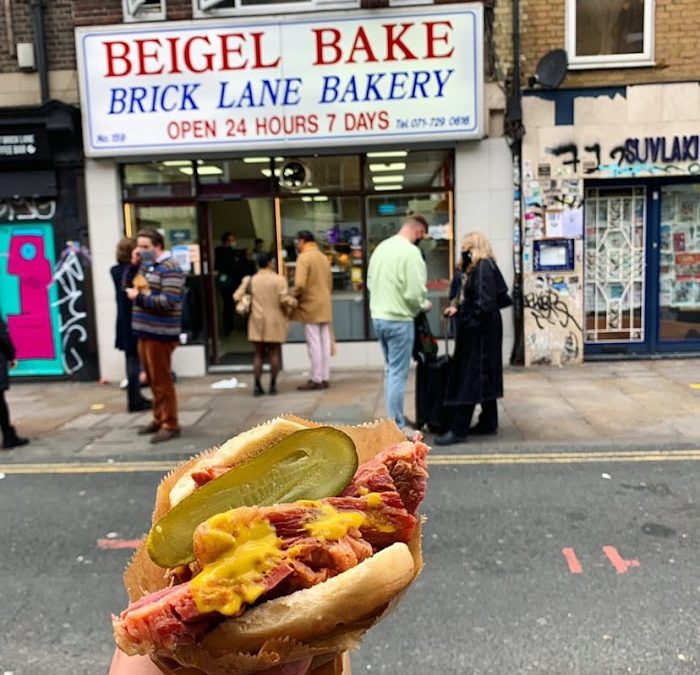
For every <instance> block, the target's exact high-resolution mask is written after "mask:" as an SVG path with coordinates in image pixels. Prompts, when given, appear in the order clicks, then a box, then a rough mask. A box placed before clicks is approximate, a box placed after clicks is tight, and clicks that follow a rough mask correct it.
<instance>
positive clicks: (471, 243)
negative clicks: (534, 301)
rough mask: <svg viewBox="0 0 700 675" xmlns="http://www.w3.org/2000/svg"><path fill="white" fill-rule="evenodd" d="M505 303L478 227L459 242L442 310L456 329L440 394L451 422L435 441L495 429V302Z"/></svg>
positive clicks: (498, 387)
mask: <svg viewBox="0 0 700 675" xmlns="http://www.w3.org/2000/svg"><path fill="white" fill-rule="evenodd" d="M509 302H510V297H509V295H508V288H507V286H506V283H505V281H504V280H503V275H502V274H501V271H500V270H499V269H498V266H497V265H496V261H495V260H494V256H493V251H492V249H491V245H490V244H489V242H488V240H487V239H486V237H484V235H483V234H481V233H480V232H472V233H471V234H468V235H467V236H466V237H465V238H464V239H463V241H462V260H461V265H460V274H459V275H458V277H457V279H456V280H455V283H454V284H453V286H452V289H451V292H450V306H449V307H448V308H447V309H446V310H445V315H446V316H448V317H454V322H455V330H456V341H455V350H454V356H453V359H452V366H451V368H450V374H449V377H448V381H447V393H446V396H445V405H446V406H449V408H450V409H451V424H450V428H449V430H448V431H446V432H445V433H444V434H442V435H440V436H438V437H437V438H436V439H435V444H436V445H450V444H452V443H464V442H465V441H466V440H467V436H468V435H469V434H470V433H472V434H474V433H477V434H495V433H496V431H497V430H498V408H497V404H496V399H499V398H501V397H502V396H503V361H502V358H503V357H502V353H501V347H502V344H503V324H502V322H501V313H500V307H505V306H507V304H508V303H509ZM477 403H480V404H481V415H480V416H479V421H478V423H477V425H476V426H475V427H474V428H472V429H470V428H469V426H470V424H471V419H472V415H473V413H474V408H475V406H476V404H477Z"/></svg>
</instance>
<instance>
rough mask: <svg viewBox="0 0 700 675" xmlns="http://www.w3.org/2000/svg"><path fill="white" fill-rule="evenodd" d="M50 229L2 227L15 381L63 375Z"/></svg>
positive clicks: (2, 273) (1, 272) (1, 290)
mask: <svg viewBox="0 0 700 675" xmlns="http://www.w3.org/2000/svg"><path fill="white" fill-rule="evenodd" d="M54 252H55V248H54V239H53V224H52V223H49V222H44V223H41V224H39V223H37V224H33V225H30V226H27V225H7V224H0V298H2V313H3V315H4V317H5V320H6V321H7V326H8V329H9V331H10V335H11V336H12V341H13V342H14V344H15V347H16V350H17V360H18V365H17V368H16V369H15V370H13V371H12V374H13V375H63V374H64V368H63V354H62V347H61V316H60V311H59V306H58V290H57V288H56V285H55V284H54V283H53V269H54V266H55V253H54Z"/></svg>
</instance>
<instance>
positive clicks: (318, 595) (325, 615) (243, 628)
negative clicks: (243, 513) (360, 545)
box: [202, 543, 415, 654]
mask: <svg viewBox="0 0 700 675" xmlns="http://www.w3.org/2000/svg"><path fill="white" fill-rule="evenodd" d="M414 573H415V569H414V561H413V556H412V555H411V552H410V551H409V549H408V546H406V544H403V543H396V544H392V545H391V546H388V547H387V548H385V549H383V550H381V551H379V552H378V553H375V554H374V555H373V556H371V557H369V558H367V559H365V560H363V561H362V562H361V563H360V564H359V565H356V566H355V567H351V568H350V569H349V570H346V571H345V572H341V573H340V574H338V575H336V576H334V577H331V578H330V579H328V580H326V581H324V582H322V583H320V584H317V585H316V586H312V587H311V588H305V589H303V590H300V591H296V592H294V593H292V594H290V595H287V596H283V597H280V598H275V599H274V600H268V601H267V602H264V603H262V604H261V605H258V606H257V607H253V608H251V609H248V610H246V611H245V612H244V613H243V614H242V615H241V616H239V617H236V618H233V619H227V620H226V621H224V622H223V623H222V624H220V625H219V626H218V627H216V628H215V629H214V630H212V631H211V633H209V634H208V635H207V636H206V637H205V638H204V640H203V641H202V646H203V647H204V648H206V649H207V650H208V651H209V652H210V653H212V654H216V653H217V652H226V651H229V650H230V648H231V645H234V644H235V645H236V648H237V649H239V650H240V651H246V652H253V653H254V652H256V651H257V650H258V649H260V647H262V645H263V644H264V643H265V642H266V641H267V640H270V639H272V638H274V637H275V636H279V635H285V636H286V637H288V638H292V639H294V640H298V641H300V642H304V641H310V640H313V639H314V638H316V637H318V636H319V635H323V634H327V633H331V632H333V631H335V630H336V629H337V628H342V627H343V626H348V625H351V624H353V623H355V622H357V621H360V620H361V619H363V618H365V617H370V616H375V615H376V614H377V613H378V612H379V611H381V610H382V608H383V607H384V606H385V605H387V604H388V603H389V601H391V600H392V599H393V598H394V597H395V596H396V595H398V593H400V592H401V591H402V590H403V589H404V588H406V587H407V586H408V585H409V584H410V583H411V581H412V580H413V577H414Z"/></svg>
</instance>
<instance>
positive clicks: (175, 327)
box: [125, 229, 185, 443]
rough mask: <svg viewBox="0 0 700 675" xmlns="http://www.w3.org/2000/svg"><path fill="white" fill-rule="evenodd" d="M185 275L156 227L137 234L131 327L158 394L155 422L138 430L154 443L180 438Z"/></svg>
mask: <svg viewBox="0 0 700 675" xmlns="http://www.w3.org/2000/svg"><path fill="white" fill-rule="evenodd" d="M184 283H185V275H184V274H183V272H182V271H181V270H180V269H179V268H178V266H177V264H176V263H175V261H174V260H173V258H172V255H171V253H170V251H166V250H165V242H164V240H163V235H162V234H161V233H160V232H158V231H157V230H151V229H145V230H141V231H140V232H139V233H138V235H137V236H136V248H135V249H134V254H133V257H132V268H131V270H130V273H129V274H128V275H127V280H126V283H125V285H126V286H129V287H128V288H126V294H127V297H128V298H129V300H131V301H132V302H133V303H134V305H133V310H132V320H131V326H132V329H133V331H134V335H136V336H137V337H138V340H139V345H138V348H139V357H140V359H141V365H142V366H143V369H144V371H145V372H146V376H147V377H148V382H149V384H150V387H151V391H152V392H153V421H152V422H151V423H150V424H149V425H147V426H145V427H143V428H142V429H140V430H139V432H138V433H139V434H153V436H152V437H151V443H160V442H162V441H168V440H170V439H172V438H177V437H178V436H179V435H180V425H179V424H178V417H177V396H176V393H175V384H174V382H173V378H172V354H173V352H174V351H175V347H176V346H177V343H178V339H179V336H180V330H181V318H182V317H181V312H182V293H183V286H184Z"/></svg>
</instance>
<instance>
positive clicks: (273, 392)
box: [268, 378, 277, 396]
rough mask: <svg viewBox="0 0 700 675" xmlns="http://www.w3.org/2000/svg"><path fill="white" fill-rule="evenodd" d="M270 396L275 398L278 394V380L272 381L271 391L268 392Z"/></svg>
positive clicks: (273, 379) (272, 379)
mask: <svg viewBox="0 0 700 675" xmlns="http://www.w3.org/2000/svg"><path fill="white" fill-rule="evenodd" d="M268 393H269V394H270V396H275V395H276V394H277V379H276V378H271V379H270V391H269V392H268Z"/></svg>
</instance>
